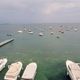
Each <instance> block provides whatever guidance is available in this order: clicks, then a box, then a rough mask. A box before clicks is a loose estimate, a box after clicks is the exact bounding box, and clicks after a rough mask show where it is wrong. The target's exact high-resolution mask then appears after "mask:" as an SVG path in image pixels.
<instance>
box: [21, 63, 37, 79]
mask: <svg viewBox="0 0 80 80" xmlns="http://www.w3.org/2000/svg"><path fill="white" fill-rule="evenodd" d="M36 70H37V64H36V63H34V62H33V63H30V64H28V65H27V67H26V69H25V71H24V73H23V75H22V80H34V78H35V75H36Z"/></svg>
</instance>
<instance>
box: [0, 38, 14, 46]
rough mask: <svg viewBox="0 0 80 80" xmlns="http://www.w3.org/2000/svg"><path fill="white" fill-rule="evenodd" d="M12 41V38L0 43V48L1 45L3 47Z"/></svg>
mask: <svg viewBox="0 0 80 80" xmlns="http://www.w3.org/2000/svg"><path fill="white" fill-rule="evenodd" d="M13 40H14V38H12V39H8V40H5V41H3V42H1V43H0V47H1V46H3V45H5V44H7V43H10V42H12V41H13Z"/></svg>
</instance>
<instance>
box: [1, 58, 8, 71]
mask: <svg viewBox="0 0 80 80" xmlns="http://www.w3.org/2000/svg"><path fill="white" fill-rule="evenodd" d="M7 61H8V60H7V58H2V59H0V71H1V70H2V69H3V68H4V67H5V65H6V63H7Z"/></svg>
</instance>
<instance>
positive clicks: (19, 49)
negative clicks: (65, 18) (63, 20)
mask: <svg viewBox="0 0 80 80" xmlns="http://www.w3.org/2000/svg"><path fill="white" fill-rule="evenodd" d="M61 25H63V26H61ZM24 27H25V28H26V31H24ZM29 29H30V30H32V31H33V34H30V33H28V30H29ZM76 29H77V30H76ZM18 30H22V31H23V33H18V32H17V31H18ZM59 30H62V31H64V33H60V32H59ZM40 32H42V33H43V34H44V35H43V36H39V33H40ZM51 32H53V35H51ZM7 34H12V36H7ZM57 36H58V37H59V38H57ZM10 38H15V40H14V41H13V42H11V43H9V44H6V45H4V46H2V47H0V58H3V57H7V58H8V63H7V65H6V67H5V68H4V69H3V70H2V71H1V72H0V80H4V75H5V73H6V72H7V70H8V65H10V64H11V63H13V62H16V61H21V62H22V63H23V70H22V71H21V74H20V76H22V73H23V71H24V69H25V67H26V65H27V64H29V63H30V62H36V63H37V65H38V70H37V75H36V77H35V80H70V79H68V77H67V76H66V73H67V71H66V66H65V61H66V60H67V59H70V60H73V61H75V62H80V24H27V25H13V24H1V25H0V42H2V41H4V40H6V39H10ZM18 80H20V78H19V79H18Z"/></svg>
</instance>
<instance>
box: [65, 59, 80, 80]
mask: <svg viewBox="0 0 80 80" xmlns="http://www.w3.org/2000/svg"><path fill="white" fill-rule="evenodd" d="M66 67H67V73H68V75H69V76H70V78H71V80H80V63H75V62H73V61H70V60H67V61H66Z"/></svg>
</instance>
